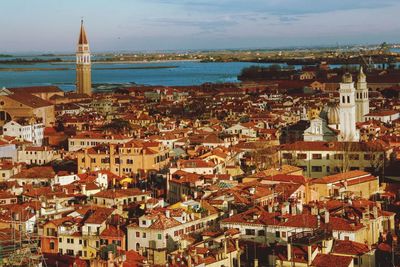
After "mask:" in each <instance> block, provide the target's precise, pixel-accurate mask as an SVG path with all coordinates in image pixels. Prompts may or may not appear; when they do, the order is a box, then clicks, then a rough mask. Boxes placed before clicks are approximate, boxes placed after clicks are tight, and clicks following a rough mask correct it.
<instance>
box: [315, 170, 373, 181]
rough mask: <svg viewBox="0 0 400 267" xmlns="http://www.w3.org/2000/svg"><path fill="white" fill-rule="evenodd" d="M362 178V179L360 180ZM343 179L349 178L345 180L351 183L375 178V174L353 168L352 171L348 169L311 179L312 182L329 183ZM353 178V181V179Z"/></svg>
mask: <svg viewBox="0 0 400 267" xmlns="http://www.w3.org/2000/svg"><path fill="white" fill-rule="evenodd" d="M360 179H362V180H360ZM344 180H346V181H347V180H350V181H347V183H349V182H352V184H355V183H357V180H358V181H360V182H361V181H363V182H366V181H372V180H376V177H375V176H372V175H371V174H370V173H368V172H365V171H360V170H354V171H348V172H344V173H338V174H333V175H329V176H324V177H322V178H318V179H313V180H312V182H313V183H314V184H330V183H336V182H340V181H344ZM353 180H354V181H353Z"/></svg>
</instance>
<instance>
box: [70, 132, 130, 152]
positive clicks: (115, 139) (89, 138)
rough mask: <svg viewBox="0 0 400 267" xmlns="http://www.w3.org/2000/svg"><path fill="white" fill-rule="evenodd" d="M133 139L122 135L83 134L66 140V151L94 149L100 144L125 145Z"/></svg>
mask: <svg viewBox="0 0 400 267" xmlns="http://www.w3.org/2000/svg"><path fill="white" fill-rule="evenodd" d="M132 139H133V138H131V137H127V136H123V135H116V134H112V135H106V134H101V133H95V132H84V133H80V134H78V135H76V136H74V137H71V138H68V151H72V152H74V151H78V150H81V149H85V148H90V147H94V146H97V145H100V144H107V145H108V144H114V145H118V144H125V143H128V142H129V141H131V140H132Z"/></svg>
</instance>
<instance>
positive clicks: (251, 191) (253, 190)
mask: <svg viewBox="0 0 400 267" xmlns="http://www.w3.org/2000/svg"><path fill="white" fill-rule="evenodd" d="M249 192H250V194H252V195H254V194H255V193H256V189H255V188H254V187H251V188H249Z"/></svg>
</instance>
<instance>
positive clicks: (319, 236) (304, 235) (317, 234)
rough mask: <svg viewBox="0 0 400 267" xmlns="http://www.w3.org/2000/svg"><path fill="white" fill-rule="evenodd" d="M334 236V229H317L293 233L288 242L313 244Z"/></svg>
mask: <svg viewBox="0 0 400 267" xmlns="http://www.w3.org/2000/svg"><path fill="white" fill-rule="evenodd" d="M331 238H332V230H330V229H317V230H313V231H304V232H300V233H297V234H293V235H292V236H290V237H289V238H288V243H290V244H292V245H300V246H311V245H314V244H316V243H319V242H322V241H323V240H327V239H331Z"/></svg>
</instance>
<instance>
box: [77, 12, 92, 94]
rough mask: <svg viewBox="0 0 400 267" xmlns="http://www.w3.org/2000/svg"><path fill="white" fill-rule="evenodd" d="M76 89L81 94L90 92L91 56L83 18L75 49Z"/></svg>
mask: <svg viewBox="0 0 400 267" xmlns="http://www.w3.org/2000/svg"><path fill="white" fill-rule="evenodd" d="M76 89H77V92H78V93H81V94H87V95H91V94H92V78H91V57H90V49H89V42H88V38H87V35H86V31H85V27H84V26H83V19H81V28H80V32H79V38H78V45H77V49H76Z"/></svg>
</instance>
